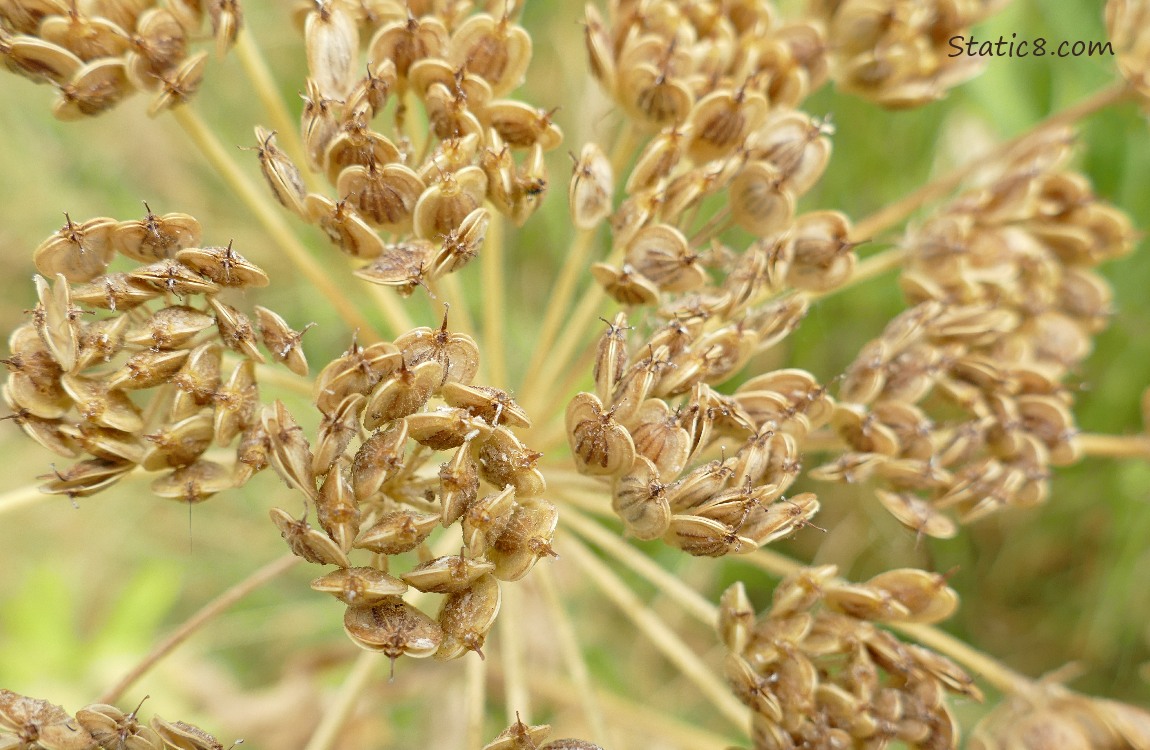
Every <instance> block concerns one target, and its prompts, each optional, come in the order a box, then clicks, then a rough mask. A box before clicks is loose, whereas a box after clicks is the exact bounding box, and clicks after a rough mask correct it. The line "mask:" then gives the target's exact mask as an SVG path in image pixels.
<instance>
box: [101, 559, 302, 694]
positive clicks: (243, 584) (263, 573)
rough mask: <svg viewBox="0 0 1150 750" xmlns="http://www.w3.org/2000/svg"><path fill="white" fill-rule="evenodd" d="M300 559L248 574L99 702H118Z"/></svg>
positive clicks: (171, 637)
mask: <svg viewBox="0 0 1150 750" xmlns="http://www.w3.org/2000/svg"><path fill="white" fill-rule="evenodd" d="M299 560H300V558H298V557H296V556H295V555H284V556H283V557H280V558H278V559H276V560H272V561H271V562H270V563H268V564H267V565H265V566H263V567H262V568H260V569H259V570H257V571H256V572H254V573H252V574H251V575H249V576H248V577H247V578H245V579H244V580H242V581H240V582H239V583H237V584H235V585H234V586H232V587H231V588H229V589H228V590H227V591H225V592H223V593H222V594H220V595H219V596H217V597H216V598H215V599H213V600H211V601H210V602H208V603H207V604H205V605H204V606H203V607H201V608H200V610H199V611H198V612H196V613H195V614H194V615H192V616H191V617H189V618H188V619H187V620H185V621H184V622H183V624H181V625H180V627H179V628H177V629H176V631H175V632H174V633H172V634H171V635H169V636H168V637H167V638H165V639H164V640H163V641H161V642H160V643H159V644H158V645H157V646H156V647H155V648H153V649H152V651H151V652H150V653H149V654H148V655H147V656H145V657H144V658H143V659H142V660H141V661H140V662H139V663H138V664H136V666H135V667H133V668H132V670H131V671H130V672H128V674H126V675H124V677H123V678H122V679H121V680H120V681H119V682H117V683H116V684H115V686H114V687H112V688H111V689H110V690H108V692H106V693H104V694H103V695H102V696H100V698H99V700H97V701H96V702H97V703H115V702H116V701H118V700H119V699H120V698H121V697H122V696H123V695H124V693H125V692H126V691H127V689H128V688H130V687H131V686H132V685H134V684H135V683H136V681H137V680H139V679H140V678H141V677H143V676H144V675H145V674H147V672H148V670H150V669H151V668H152V667H154V666H155V665H156V664H157V663H158V662H159V661H160V660H161V659H163V658H164V657H165V656H167V655H168V654H170V653H171V652H172V651H174V650H175V649H176V648H177V647H178V646H179V645H180V644H181V643H183V642H184V641H186V640H187V639H188V638H190V637H191V636H192V634H194V633H195V632H196V631H197V630H199V629H200V628H202V627H203V626H204V625H207V624H208V623H209V622H211V621H212V620H213V619H214V618H215V617H217V616H218V615H220V614H221V613H222V612H224V611H225V610H227V609H228V608H229V607H231V606H232V605H233V604H235V603H236V602H238V601H239V600H241V599H243V598H244V597H245V596H247V595H248V594H250V593H252V592H253V591H255V590H256V589H258V588H259V587H260V586H263V585H264V584H265V583H268V582H269V581H272V580H274V579H275V578H277V577H279V576H280V575H282V574H283V573H286V572H287V571H288V570H290V569H291V568H292V566H293V565H295V564H296V563H297V562H299Z"/></svg>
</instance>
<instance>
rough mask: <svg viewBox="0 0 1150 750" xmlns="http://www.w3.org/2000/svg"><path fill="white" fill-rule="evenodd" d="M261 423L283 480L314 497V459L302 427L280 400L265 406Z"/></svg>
mask: <svg viewBox="0 0 1150 750" xmlns="http://www.w3.org/2000/svg"><path fill="white" fill-rule="evenodd" d="M260 423H261V424H262V425H263V428H264V431H265V432H266V433H267V435H268V441H269V445H270V447H271V452H270V454H269V456H268V457H269V459H270V460H271V464H272V466H273V467H274V468H275V470H276V473H277V474H279V475H280V479H282V480H283V481H284V484H286V485H287V486H288V487H294V488H296V489H298V490H300V491H302V492H303V493H304V494H305V495H307V496H308V498H309V499H311V500H315V498H316V487H315V475H314V474H313V473H312V465H313V463H314V458H313V456H312V452H311V446H310V445H308V442H307V438H306V437H304V434H303V429H302V428H301V427H300V426H299V425H298V424H297V423H296V421H295V418H294V417H292V415H291V413H290V412H288V410H287V407H286V406H284V405H283V402H282V401H279V400H276V401H275V402H273V403H271V404H268V405H266V406H264V408H263V411H262V412H261V413H260Z"/></svg>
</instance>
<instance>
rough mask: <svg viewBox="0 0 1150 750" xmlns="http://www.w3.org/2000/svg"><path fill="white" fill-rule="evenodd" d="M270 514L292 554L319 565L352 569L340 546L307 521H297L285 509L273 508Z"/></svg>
mask: <svg viewBox="0 0 1150 750" xmlns="http://www.w3.org/2000/svg"><path fill="white" fill-rule="evenodd" d="M268 514H269V515H270V516H271V519H272V522H273V523H275V525H276V527H277V528H279V530H280V535H281V536H283V539H284V541H285V542H287V544H288V548H289V549H291V551H292V554H294V555H296V556H297V557H301V558H303V559H304V560H307V561H308V562H310V563H316V564H318V565H338V566H339V567H341V568H350V567H351V563H350V562H349V561H348V559H347V555H346V554H345V553H344V551H343V550H342V549H340V547H339V545H338V544H336V543H335V542H334V541H332V540H331V539H330V538H329V537H327V536H325V535H324V534H322V533H321V532H319V531H317V530H316V529H313V528H312V527H311V526H310V525H309V524H308V522H307V520H306V519H300V520H298V521H297V520H296V519H295V518H292V516H291V514H289V513H288V512H287V511H286V510H284V509H283V508H272V509H271V510H270V511H269V512H268Z"/></svg>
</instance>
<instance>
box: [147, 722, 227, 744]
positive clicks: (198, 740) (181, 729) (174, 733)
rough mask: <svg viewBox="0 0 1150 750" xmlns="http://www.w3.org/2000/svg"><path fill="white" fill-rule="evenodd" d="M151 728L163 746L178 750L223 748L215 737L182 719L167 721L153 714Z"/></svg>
mask: <svg viewBox="0 0 1150 750" xmlns="http://www.w3.org/2000/svg"><path fill="white" fill-rule="evenodd" d="M152 729H153V730H155V732H156V734H158V735H159V736H160V739H161V740H163V744H164V746H165V747H172V748H179V749H180V750H225V749H224V746H223V745H221V744H220V743H219V742H218V741H217V740H216V738H215V737H213V736H212V735H210V734H208V733H207V732H205V731H204V730H202V729H200V728H199V727H197V726H193V725H191V724H185V723H184V722H182V721H174V722H167V721H164V720H163V719H161V718H160V717H159V716H153V717H152Z"/></svg>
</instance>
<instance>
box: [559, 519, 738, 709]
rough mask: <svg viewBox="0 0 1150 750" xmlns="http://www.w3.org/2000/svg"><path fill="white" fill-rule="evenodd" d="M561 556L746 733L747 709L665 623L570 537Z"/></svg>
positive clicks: (565, 542)
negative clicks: (571, 562) (582, 573)
mask: <svg viewBox="0 0 1150 750" xmlns="http://www.w3.org/2000/svg"><path fill="white" fill-rule="evenodd" d="M563 554H564V556H565V557H568V558H570V559H571V560H573V561H574V562H575V564H576V565H578V566H579V568H580V569H581V570H582V571H583V572H584V573H585V574H586V576H587V578H588V580H590V581H591V583H592V584H594V585H595V587H596V588H598V589H599V590H600V591H602V592H603V593H604V594H605V595H606V596H607V598H608V599H610V600H611V601H612V602H613V603H614V604H615V606H616V607H618V608H619V610H620V611H621V612H622V613H623V615H624V616H626V617H627V619H629V620H630V621H631V622H632V623H633V624H634V625H635V626H636V627H637V628H638V629H639V630H640V631H642V633H643V635H645V636H646V637H647V638H648V639H649V640H650V641H651V642H652V643H653V644H654V645H655V646H656V647H657V648H658V649H659V651H661V652H662V654H663V656H664V657H665V658H666V659H667V660H668V661H669V662H671V664H673V665H674V666H675V668H676V669H678V670H679V671H680V672H682V674H683V676H685V677H686V678H687V679H688V680H690V681H691V683H692V684H694V686H695V687H696V688H698V690H699V692H700V693H702V695H703V696H704V697H706V698H707V700H708V701H710V703H711V705H712V706H714V707H715V709H716V710H717V711H718V712H719V713H720V714H722V716H723V717H724V718H725V719H727V720H728V721H730V722H731V723H732V724H734V725H735V726H736V727H739V728H740V729H743V730H745V728H746V726H747V723H748V720H749V718H750V717H749V712H748V711H747V708H746V707H745V706H744V705H743V704H742V703H740V702H739V701H738V699H736V698H735V696H734V694H733V693H732V692H731V691H730V689H729V688H728V687H727V685H726V684H725V683H724V682H723V680H721V679H719V678H718V677H717V676H716V675H715V673H714V672H712V671H711V669H710V668H709V667H708V666H707V665H706V664H705V663H703V661H702V659H700V658H699V657H698V656H696V655H695V652H694V649H692V648H691V647H690V646H689V645H687V644H686V643H684V642H683V640H682V639H681V638H680V637H679V636H678V635H676V634H675V632H674V631H672V630H671V629H670V628H669V627H667V624H666V623H664V622H663V620H662V619H660V618H659V616H658V615H656V614H655V613H654V612H653V611H652V610H651V608H650V607H648V606H647V605H645V604H644V603H643V602H642V600H640V599H639V597H638V596H636V595H635V593H634V592H632V591H631V589H630V588H629V587H628V586H627V584H626V583H625V582H624V581H623V579H621V578H619V576H617V575H616V574H615V573H614V572H613V571H612V570H611V569H610V568H609V567H607V566H606V565H604V564H603V563H602V562H600V560H599V559H598V558H597V557H595V555H594V554H592V553H591V550H589V549H588V548H587V547H585V546H584V545H583V543H582V542H580V541H579V540H578V539H576V538H575V537H574V536H572V535H571V534H564V536H563Z"/></svg>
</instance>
